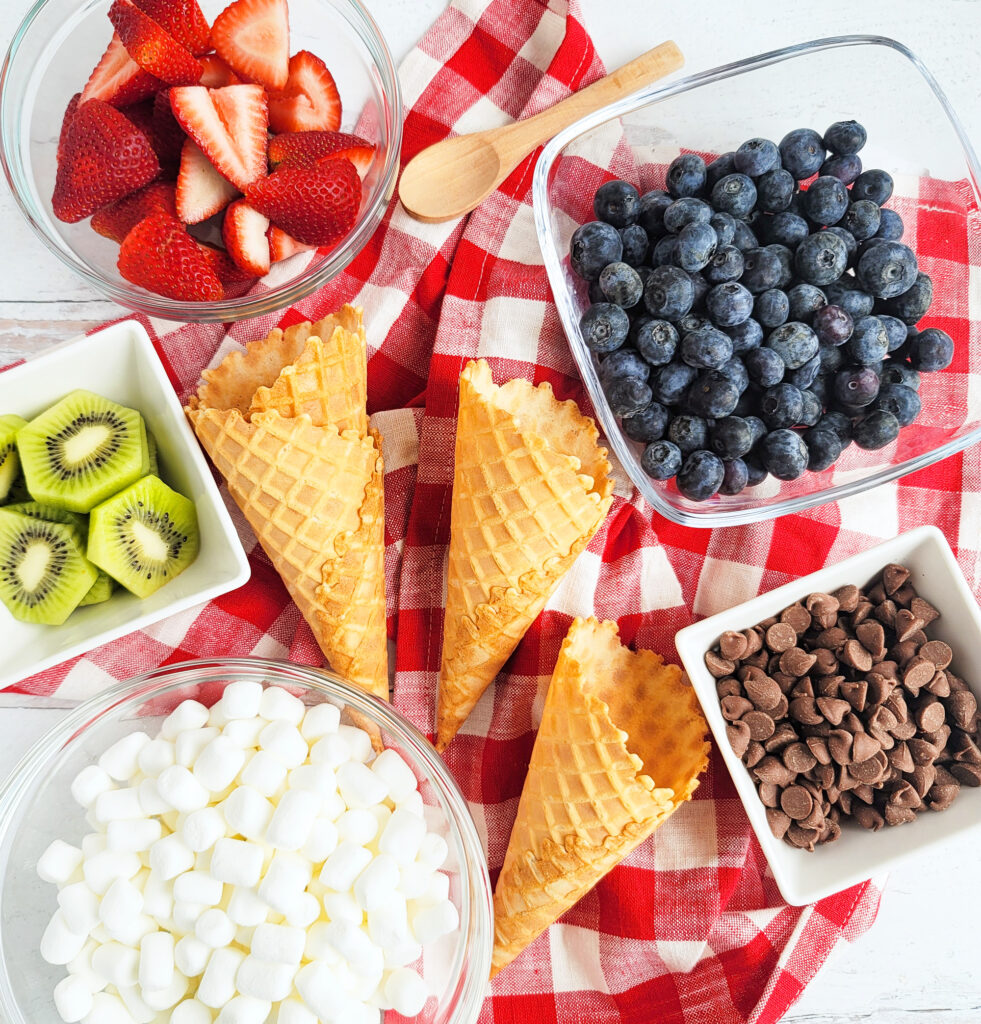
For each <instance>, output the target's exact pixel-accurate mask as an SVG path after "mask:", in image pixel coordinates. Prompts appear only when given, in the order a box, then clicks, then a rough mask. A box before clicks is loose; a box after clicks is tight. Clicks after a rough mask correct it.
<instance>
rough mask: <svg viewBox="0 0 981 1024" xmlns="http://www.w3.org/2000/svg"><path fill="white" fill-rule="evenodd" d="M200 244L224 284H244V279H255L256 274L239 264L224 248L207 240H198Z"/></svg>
mask: <svg viewBox="0 0 981 1024" xmlns="http://www.w3.org/2000/svg"><path fill="white" fill-rule="evenodd" d="M198 245H199V246H201V251H202V252H203V253H204V255H205V257H206V258H207V260H208V262H209V263H210V264H211V269H212V270H213V271H214V272H215V274H216V275H217V277H218V280H219V281H221V283H222V284H242V283H243V282H244V281H254V280H255V274H251V273H249V271H247V270H243V269H242V268H241V267H239V266H237V265H236V264H235V263H234V262H233V261H232V258H231V257H230V256H229V255H228V253H227V252H225V250H224V249H219V248H218V246H216V245H209V244H208V243H207V242H198Z"/></svg>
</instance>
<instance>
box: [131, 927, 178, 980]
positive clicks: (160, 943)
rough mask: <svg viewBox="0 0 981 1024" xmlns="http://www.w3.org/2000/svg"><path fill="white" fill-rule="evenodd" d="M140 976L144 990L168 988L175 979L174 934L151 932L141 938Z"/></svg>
mask: <svg viewBox="0 0 981 1024" xmlns="http://www.w3.org/2000/svg"><path fill="white" fill-rule="evenodd" d="M138 978H139V982H140V988H141V989H143V990H144V991H153V990H157V989H162V988H167V987H169V985H170V984H171V982H172V981H173V980H174V936H173V935H171V934H170V932H151V933H150V934H149V935H144V936H143V938H142V939H141V940H140V967H139V973H138Z"/></svg>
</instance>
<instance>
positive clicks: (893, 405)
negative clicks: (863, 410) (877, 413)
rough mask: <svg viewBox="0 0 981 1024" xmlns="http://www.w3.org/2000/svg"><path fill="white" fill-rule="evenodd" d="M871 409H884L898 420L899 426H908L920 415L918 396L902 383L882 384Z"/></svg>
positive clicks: (920, 405) (920, 404)
mask: <svg viewBox="0 0 981 1024" xmlns="http://www.w3.org/2000/svg"><path fill="white" fill-rule="evenodd" d="M872 408H873V409H885V411H886V412H891V413H892V414H893V416H895V417H896V419H897V420H899V425H900V426H901V427H908V426H909V425H910V424H911V423H912V422H913V420H915V419H916V417H917V416H919V415H920V409H921V408H922V402H921V401H920V396H919V395H918V394H917V393H916V392H915V391H914V390H913V389H912V388H907V387H904V386H903V385H902V384H883V385H882V387H880V388H879V394H878V395H877V396H876V399H875V401H874V402H873V403H872Z"/></svg>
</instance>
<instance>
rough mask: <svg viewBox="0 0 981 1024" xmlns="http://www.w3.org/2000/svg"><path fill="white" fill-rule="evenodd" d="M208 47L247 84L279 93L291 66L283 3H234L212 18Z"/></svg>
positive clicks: (279, 0) (263, 0) (258, 0)
mask: <svg viewBox="0 0 981 1024" xmlns="http://www.w3.org/2000/svg"><path fill="white" fill-rule="evenodd" d="M211 43H212V45H213V46H214V48H215V50H216V51H217V53H218V56H219V57H221V59H222V60H224V61H225V62H226V63H227V64H228V65H229V66H230V67H231V69H232V70H233V71H234V72H235V73H236V74H237V75H240V76H241V77H242V78H244V79H245V80H246V81H247V82H258V83H259V84H260V85H264V86H266V87H267V88H269V89H282V88H283V86H285V85H286V82H287V79H288V78H289V65H290V59H289V56H290V27H289V12H288V10H287V7H286V0H235V2H234V3H232V4H229V5H228V7H226V8H225V9H224V10H223V11H222V12H221V14H219V15H218V17H217V18H215V23H214V25H212V27H211Z"/></svg>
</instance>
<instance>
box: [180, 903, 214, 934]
mask: <svg viewBox="0 0 981 1024" xmlns="http://www.w3.org/2000/svg"><path fill="white" fill-rule="evenodd" d="M208 909H209V908H208V907H205V906H203V905H202V904H200V903H184V902H183V901H182V900H175V901H174V912H173V913H172V914H171V919H172V920H173V922H174V931H175V932H179V933H180V934H181V935H187V934H189V933H193V931H194V929H195V928H196V927H197V923H198V921H199V920H200V918H201V915H202V914H203V913H204V912H205V911H206V910H208Z"/></svg>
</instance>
